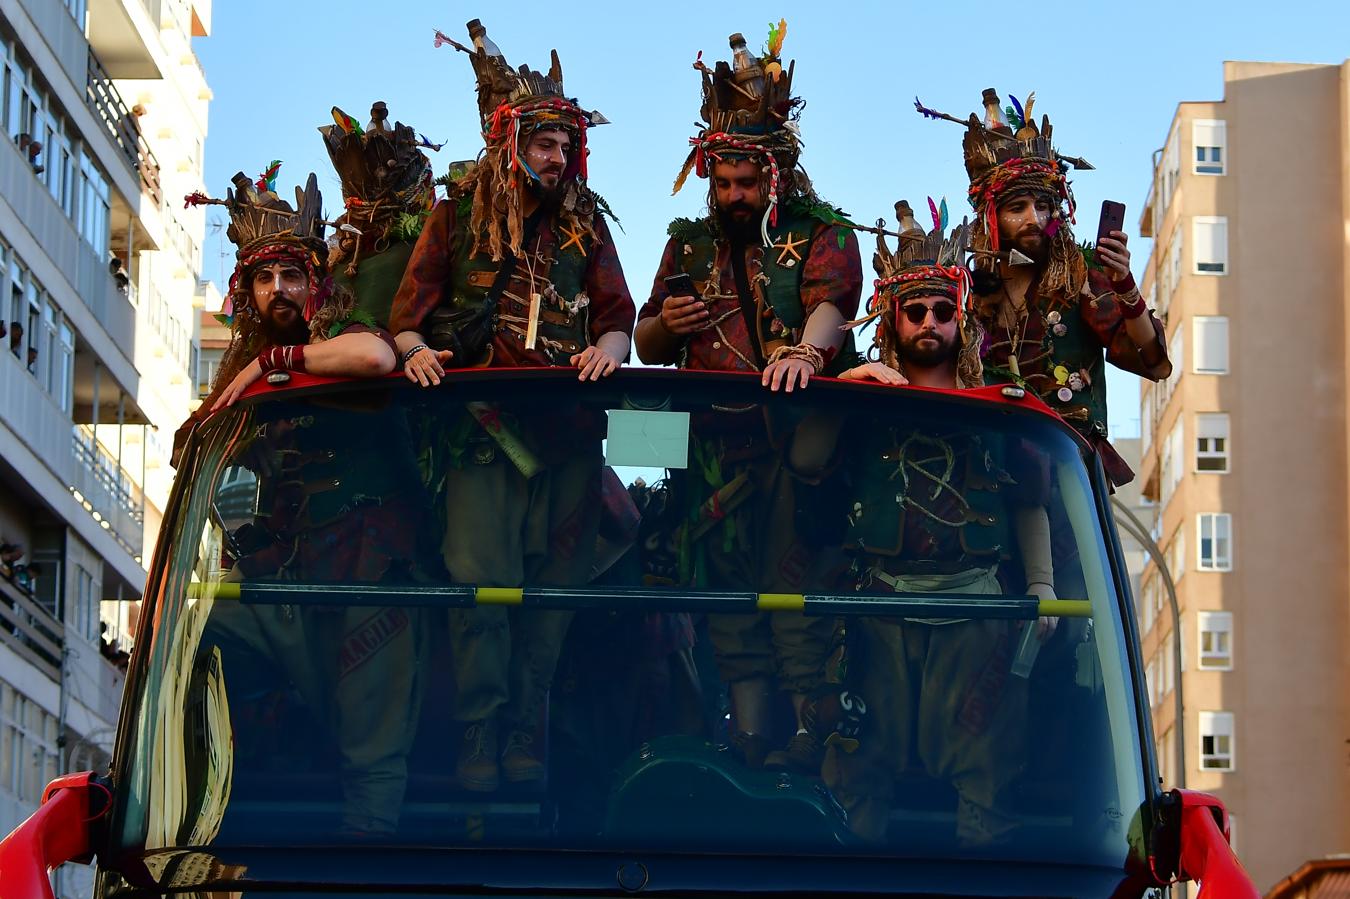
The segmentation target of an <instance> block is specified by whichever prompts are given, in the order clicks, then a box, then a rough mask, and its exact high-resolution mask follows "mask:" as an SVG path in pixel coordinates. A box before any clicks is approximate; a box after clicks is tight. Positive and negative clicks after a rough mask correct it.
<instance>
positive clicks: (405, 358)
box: [403, 343, 430, 367]
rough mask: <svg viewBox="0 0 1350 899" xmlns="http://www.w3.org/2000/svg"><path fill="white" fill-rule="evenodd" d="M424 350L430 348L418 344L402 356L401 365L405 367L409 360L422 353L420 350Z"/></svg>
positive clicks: (423, 344)
mask: <svg viewBox="0 0 1350 899" xmlns="http://www.w3.org/2000/svg"><path fill="white" fill-rule="evenodd" d="M426 349H430V347H428V346H427V345H426V344H425V343H419V344H418V345H417V346H415V347H413V348H412V349H410V350H408V352H406V353H404V354H403V365H404V366H405V367H406V366H407V364H408V360H409V359H411V358H412V357H413V356H416V355H417V354H418V353H420V352H422V350H426Z"/></svg>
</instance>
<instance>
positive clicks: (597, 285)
mask: <svg viewBox="0 0 1350 899" xmlns="http://www.w3.org/2000/svg"><path fill="white" fill-rule="evenodd" d="M454 211H455V204H454V203H453V202H451V201H442V202H440V203H438V204H436V208H435V209H433V210H432V211H431V215H430V216H428V217H427V221H426V225H425V226H423V228H422V234H421V236H420V237H418V239H417V245H416V246H415V247H414V248H413V252H412V257H411V258H410V259H409V260H408V269H407V271H406V272H405V273H404V276H403V283H402V284H400V285H399V288H398V292H397V293H396V294H395V295H394V302H393V307H392V309H391V311H390V315H389V329H390V330H391V331H393V332H394V333H395V334H397V333H399V332H400V331H419V330H421V327H422V322H423V321H424V320H425V319H426V317H427V315H428V314H429V313H430V312H431V311H432V310H433V309H435V308H436V307H437V306H439V305H441V303H442V302H444V301H446V300H447V299H449V297H447V296H446V295H445V285H446V284H448V283H450V281H451V278H452V276H453V274H454V273H453V272H452V271H451V267H452V262H453V247H452V245H451V239H452V238H453V237H454V236H455V228H456V223H455V221H454V218H455V216H454ZM592 224H593V227H594V229H595V238H596V239H595V240H594V241H588V242H587V244H588V245H587V248H586V250H585V253H586V255H587V264H586V274H585V279H584V282H585V287H586V296H587V297H589V298H590V305H589V307H588V310H589V313H588V314H589V321H588V334H589V337H590V342H591V343H592V344H594V343H595V342H596V341H597V340H599V339H600V337H601V336H602V335H604V334H608V333H609V332H611V331H620V332H622V333H624V334H627V335H629V336H630V337H631V336H632V333H633V313H634V310H635V304H634V302H633V296H632V294H631V293H629V291H628V282H627V281H626V280H624V276H623V267H622V266H620V265H619V254H618V252H617V251H616V250H615V248H614V240H613V238H612V237H611V236H610V233H609V228H608V227H607V226H606V225H605V221H604V219H603V218H602V217H601V215H600V214H599V213H596V214H595V218H594V220H593V222H592ZM562 243H564V241H560V239H559V236H558V224H557V222H552V223H551V226H550V227H547V228H540V229H539V231H538V233H537V234H536V236H535V238H534V240H533V241H532V243H531V245H529V246H527V247H526V251H527V252H525V253H523V254H521V255H522V258H521V259H519V260H518V261H517V263H516V270H517V272H520V273H521V274H522V275H526V276H527V275H528V273H527V272H526V263H527V262H528V261H529V260H530V259H531V258H532V257H535V258H537V257H550V258H551V257H553V256H554V255H555V254H556V251H557V249H558V248H559V246H560V244H562ZM492 348H493V355H492V365H494V366H548V365H551V364H552V363H551V362H550V361H549V358H548V356H547V355H546V354H545V353H544V351H543V350H542V348H541V349H535V350H527V349H526V348H525V346H524V344H523V343H522V342H521V341H519V340H517V339H516V338H515V336H514V335H512V334H510V333H507V332H506V331H505V330H504V329H498V331H497V333H496V334H495V335H494V336H493V338H492Z"/></svg>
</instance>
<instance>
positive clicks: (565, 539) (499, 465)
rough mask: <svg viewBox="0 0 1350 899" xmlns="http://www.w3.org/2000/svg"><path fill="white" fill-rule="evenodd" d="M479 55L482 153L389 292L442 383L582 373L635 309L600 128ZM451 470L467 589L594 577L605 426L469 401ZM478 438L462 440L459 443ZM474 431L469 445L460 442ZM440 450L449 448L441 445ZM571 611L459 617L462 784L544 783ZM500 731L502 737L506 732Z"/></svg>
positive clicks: (441, 38)
mask: <svg viewBox="0 0 1350 899" xmlns="http://www.w3.org/2000/svg"><path fill="white" fill-rule="evenodd" d="M468 27H469V35H470V37H471V38H472V42H473V46H472V47H465V46H463V45H461V44H459V43H457V42H455V41H453V40H451V39H450V38H447V37H446V36H445V35H443V34H441V33H440V32H437V33H436V44H437V46H440V45H442V44H447V43H448V44H450V45H452V46H454V47H455V48H456V49H458V50H461V51H463V52H466V53H468V54H469V56H470V59H471V61H472V63H473V67H474V72H475V73H476V75H477V79H478V107H479V112H480V113H481V125H482V129H483V137H484V140H485V142H486V147H485V149H484V151H483V153H482V155H481V156H480V157H479V159H478V160H477V162H476V163H474V164H472V165H470V166H469V167H468V170H467V172H465V173H464V174H463V175H462V176H461V177H460V178H459V179H458V180H456V181H454V182H453V184H452V185H451V187H450V192H449V198H448V199H447V200H445V201H443V202H441V203H439V204H438V205H437V206H436V207H435V209H434V210H433V211H432V213H431V216H430V217H429V218H428V220H427V222H426V225H425V226H424V227H423V230H422V234H421V236H420V237H419V238H418V241H417V245H416V246H415V247H414V249H413V253H412V258H411V259H410V260H409V263H408V269H407V272H406V274H405V275H404V278H403V283H402V284H401V285H400V286H399V289H398V293H397V294H396V295H395V297H394V304H393V311H392V315H391V320H390V327H391V328H392V329H393V330H394V331H395V332H396V333H397V339H398V342H399V347H400V349H401V351H402V352H403V360H404V365H405V369H406V372H407V376H408V377H409V378H410V379H412V380H414V381H416V382H417V383H420V384H422V385H423V386H428V385H434V384H439V383H440V379H441V377H442V376H443V375H444V373H445V367H446V366H449V365H452V364H453V365H454V366H456V367H469V366H482V365H493V366H550V365H554V366H571V367H573V368H576V369H577V370H578V377H579V378H580V380H582V381H595V380H598V379H599V378H601V377H604V376H606V375H608V374H610V373H612V372H614V371H615V370H616V369H617V368H618V367H619V365H620V363H621V362H622V361H623V360H624V359H625V358H626V357H627V355H628V349H629V339H630V335H631V333H632V326H633V316H634V311H635V310H634V305H633V299H632V296H631V295H630V294H629V292H628V286H627V284H626V282H625V281H624V277H623V270H622V268H621V267H620V265H619V257H618V254H617V253H616V252H615V248H614V241H613V239H612V238H611V237H610V233H609V229H608V228H607V227H606V225H605V222H604V219H603V218H602V217H601V214H600V213H601V210H605V209H606V206H605V203H604V201H603V200H602V199H601V198H600V197H599V196H597V195H596V194H594V193H592V192H591V190H590V189H589V188H588V187H587V185H586V152H587V151H586V133H587V129H588V128H589V127H590V126H591V125H594V124H600V123H603V122H604V121H605V120H604V118H603V117H602V116H600V115H599V114H598V113H594V112H588V111H586V110H584V109H582V108H581V107H580V106H578V105H577V103H576V101H575V100H571V99H568V98H567V97H566V96H565V95H564V93H563V84H562V66H561V64H560V63H559V62H558V54H557V52H556V51H555V52H554V53H553V59H552V67H551V68H550V70H549V72H548V74H547V75H543V74H541V73H539V72H535V71H531V70H529V69H528V68H525V67H522V68H521V69H520V70H519V71H516V70H513V69H511V68H510V67H509V66H508V65H507V64H506V60H505V59H503V58H502V55H501V51H500V50H498V49H497V47H496V45H495V44H493V43H492V41H491V40H489V39H488V37H487V33H486V30H485V29H484V28H483V26H482V25H481V24H480V23H479V22H478V20H476V19H475V20H474V21H472V22H470V23H469V26H468ZM473 414H474V416H475V418H476V420H472V421H467V422H466V427H464V428H459V429H456V430H455V435H454V437H453V438H452V442H453V439H460V438H463V439H467V441H468V445H464V446H460V445H458V444H456V445H455V446H452V447H451V448H450V449H451V452H450V455H451V459H449V460H448V461H447V462H446V464H445V466H444V479H443V485H444V486H443V487H442V488H441V489H442V492H443V494H444V508H445V537H444V541H443V551H444V558H445V565H446V568H447V569H448V570H449V573H450V575H451V577H452V578H453V579H454V580H455V581H456V582H459V583H466V584H477V585H483V586H511V587H515V586H521V585H524V584H548V585H553V586H567V585H579V584H583V583H585V582H586V580H587V579H588V578H589V577H590V572H591V567H592V561H593V559H594V554H595V543H596V533H597V528H598V525H599V514H600V503H599V496H600V472H601V453H600V450H601V439H602V438H603V436H604V433H603V422H596V421H591V420H589V419H586V420H584V421H579V420H578V419H577V415H580V414H581V413H580V410H578V411H577V413H576V415H571V417H570V418H569V414H568V413H567V412H566V411H558V412H557V414H556V420H555V421H553V423H552V424H553V425H554V426H553V427H550V426H549V425H547V424H546V423H545V422H543V421H542V420H541V419H540V417H539V416H538V415H537V414H536V415H532V416H530V420H529V422H528V427H522V426H521V425H522V422H520V421H513V418H514V417H513V416H511V415H510V414H509V410H506V409H492V410H484V409H482V408H476V411H474V413H473ZM466 435H467V436H466ZM463 439H460V442H461V443H463ZM441 442H442V443H444V441H441ZM570 619H571V613H569V612H563V611H541V610H532V609H531V610H512V612H511V613H510V614H508V613H507V611H506V610H505V609H503V608H501V607H486V606H485V607H479V608H474V609H468V610H455V611H453V612H452V613H451V644H452V650H453V657H454V662H453V664H454V673H455V694H456V696H455V708H454V710H453V714H454V717H455V719H456V721H458V722H461V723H463V724H464V726H465V730H464V739H463V742H462V744H461V746H460V751H459V755H458V760H457V762H456V766H455V770H456V774H457V776H458V779H459V781H460V783H461V785H462V786H463V787H465V788H466V789H470V790H476V791H492V790H495V789H496V788H497V786H498V784H499V781H500V779H501V778H505V779H506V780H508V781H511V782H515V783H537V782H539V781H542V780H543V779H544V777H545V774H546V768H545V765H544V763H543V761H542V760H541V758H540V755H541V754H540V753H539V752H538V751H537V750H536V749H535V748H534V745H533V742H534V736H535V733H536V731H537V730H538V721H539V717H540V713H541V710H542V708H543V704H544V701H545V700H546V698H547V695H548V689H549V686H550V683H551V682H552V679H553V672H554V668H555V666H556V664H557V658H558V653H559V651H560V649H561V645H562V641H563V638H564V636H565V635H566V633H567V628H568V623H569V621H570ZM499 731H502V732H504V735H505V739H504V741H499Z"/></svg>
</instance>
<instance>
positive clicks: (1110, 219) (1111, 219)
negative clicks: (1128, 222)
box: [1097, 200, 1125, 243]
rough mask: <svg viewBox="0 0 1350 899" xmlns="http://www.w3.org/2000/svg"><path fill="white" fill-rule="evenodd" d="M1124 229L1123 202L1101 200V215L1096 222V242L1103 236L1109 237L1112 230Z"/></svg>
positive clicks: (1100, 240)
mask: <svg viewBox="0 0 1350 899" xmlns="http://www.w3.org/2000/svg"><path fill="white" fill-rule="evenodd" d="M1124 230H1125V204H1124V203H1117V202H1116V201H1115V200H1102V217H1101V219H1099V220H1098V222H1097V243H1101V242H1102V238H1103V237H1110V236H1111V232H1112V231H1124Z"/></svg>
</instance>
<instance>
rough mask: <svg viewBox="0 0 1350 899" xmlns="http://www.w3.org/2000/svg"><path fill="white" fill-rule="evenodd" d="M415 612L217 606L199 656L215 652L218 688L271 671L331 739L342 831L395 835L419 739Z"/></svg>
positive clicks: (419, 632)
mask: <svg viewBox="0 0 1350 899" xmlns="http://www.w3.org/2000/svg"><path fill="white" fill-rule="evenodd" d="M423 636H424V632H423V629H422V627H421V622H420V617H419V610H417V609H407V608H399V607H347V608H335V607H332V606H326V607H303V606H301V607H297V606H292V605H267V606H263V605H242V604H240V603H238V602H221V601H218V602H216V603H215V605H214V607H213V608H212V609H211V617H210V619H209V621H208V622H207V626H206V631H205V634H204V635H203V641H202V642H203V646H204V647H205V646H209V645H212V644H214V645H216V646H219V647H220V651H221V668H222V671H223V674H224V678H225V683H226V686H227V687H228V686H230V684H231V680H232V675H233V676H234V680H235V682H236V683H237V682H239V680H241V679H244V678H252V677H256V676H257V672H258V669H259V667H260V662H261V666H269V665H270V666H274V667H275V668H276V669H278V670H279V673H280V674H281V675H282V676H284V677H285V678H286V679H287V680H289V681H290V682H291V683H292V684H294V685H295V687H296V689H297V690H298V691H299V692H300V696H301V697H302V698H303V699H304V701H305V702H306V703H307V704H308V705H309V707H310V709H311V710H312V711H313V712H314V715H315V717H316V718H318V719H319V720H321V721H327V723H328V725H329V727H330V728H331V729H332V732H333V733H334V734H335V735H336V739H337V746H338V752H339V755H340V757H341V765H342V797H343V813H342V827H343V828H344V829H346V830H353V831H361V832H365V833H393V832H394V831H395V830H397V829H398V819H399V811H400V809H401V807H402V805H403V797H404V792H405V790H406V788H407V783H408V752H409V750H410V748H411V747H412V742H413V738H414V737H415V736H416V733H417V721H418V716H419V713H420V709H421V693H422V684H421V680H420V678H419V677H418V673H419V672H418V668H419V659H420V658H421V654H420V652H419V646H418V643H419V640H420V639H422V637H423Z"/></svg>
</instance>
